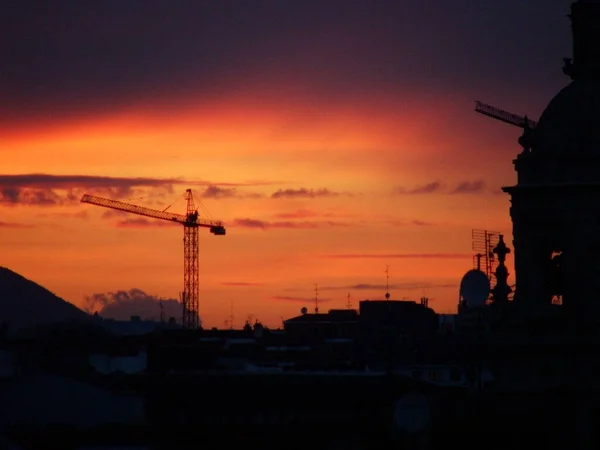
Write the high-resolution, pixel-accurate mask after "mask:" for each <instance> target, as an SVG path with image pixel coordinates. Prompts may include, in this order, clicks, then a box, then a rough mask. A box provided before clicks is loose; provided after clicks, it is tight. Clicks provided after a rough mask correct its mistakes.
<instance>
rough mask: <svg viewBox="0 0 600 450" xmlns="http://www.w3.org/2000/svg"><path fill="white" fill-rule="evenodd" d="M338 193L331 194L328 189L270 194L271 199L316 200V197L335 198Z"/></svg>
mask: <svg viewBox="0 0 600 450" xmlns="http://www.w3.org/2000/svg"><path fill="white" fill-rule="evenodd" d="M338 195H341V194H340V193H339V192H332V191H330V190H329V189H326V188H321V189H306V188H300V189H279V190H277V191H276V192H273V194H271V198H316V197H337V196H338Z"/></svg>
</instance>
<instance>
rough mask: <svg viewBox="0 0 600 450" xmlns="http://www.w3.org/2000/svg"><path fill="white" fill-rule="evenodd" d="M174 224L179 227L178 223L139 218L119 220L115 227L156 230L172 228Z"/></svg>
mask: <svg viewBox="0 0 600 450" xmlns="http://www.w3.org/2000/svg"><path fill="white" fill-rule="evenodd" d="M174 224H176V225H179V223H178V222H171V221H167V220H151V219H144V218H141V217H140V218H135V219H125V220H120V221H118V222H117V223H116V224H115V225H116V226H117V227H119V228H157V227H172V226H173V225H174Z"/></svg>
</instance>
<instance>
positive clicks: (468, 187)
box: [393, 180, 486, 195]
mask: <svg viewBox="0 0 600 450" xmlns="http://www.w3.org/2000/svg"><path fill="white" fill-rule="evenodd" d="M393 192H394V193H395V194H399V195H421V194H481V193H485V192H486V185H485V182H484V181H483V180H473V181H460V182H459V183H457V184H456V186H454V187H452V188H447V187H445V186H444V185H443V184H442V183H441V182H439V181H432V182H430V183H427V184H423V185H419V186H415V187H413V188H406V187H403V186H398V187H396V188H395V189H394V191H393Z"/></svg>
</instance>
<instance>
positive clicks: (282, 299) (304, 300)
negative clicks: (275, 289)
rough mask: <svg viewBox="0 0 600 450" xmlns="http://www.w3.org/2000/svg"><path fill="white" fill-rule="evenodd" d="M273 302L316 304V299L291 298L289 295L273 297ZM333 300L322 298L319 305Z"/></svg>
mask: <svg viewBox="0 0 600 450" xmlns="http://www.w3.org/2000/svg"><path fill="white" fill-rule="evenodd" d="M271 299H272V300H280V301H287V302H303V303H311V302H314V301H315V299H314V298H310V297H290V296H287V295H274V296H272V297H271ZM331 300H333V299H331V298H320V297H319V303H326V302H330V301H331Z"/></svg>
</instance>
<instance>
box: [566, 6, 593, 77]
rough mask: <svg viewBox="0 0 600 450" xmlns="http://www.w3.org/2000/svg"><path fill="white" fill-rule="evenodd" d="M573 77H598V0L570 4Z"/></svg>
mask: <svg viewBox="0 0 600 450" xmlns="http://www.w3.org/2000/svg"><path fill="white" fill-rule="evenodd" d="M569 18H570V19H571V28H572V33H573V68H572V71H573V73H572V78H573V79H600V0H595V1H593V0H579V1H578V2H575V3H573V4H572V5H571V14H569Z"/></svg>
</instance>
